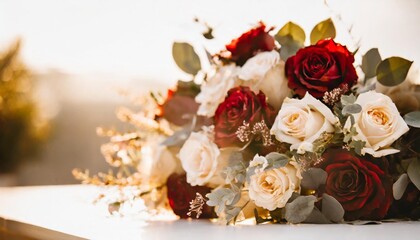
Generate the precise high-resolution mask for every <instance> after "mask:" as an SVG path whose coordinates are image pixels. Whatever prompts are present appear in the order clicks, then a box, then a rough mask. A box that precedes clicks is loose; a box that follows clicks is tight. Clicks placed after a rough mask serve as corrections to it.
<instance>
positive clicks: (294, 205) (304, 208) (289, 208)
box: [285, 195, 316, 223]
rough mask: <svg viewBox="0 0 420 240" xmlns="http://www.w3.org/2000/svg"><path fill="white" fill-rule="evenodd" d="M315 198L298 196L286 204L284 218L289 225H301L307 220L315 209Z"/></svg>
mask: <svg viewBox="0 0 420 240" xmlns="http://www.w3.org/2000/svg"><path fill="white" fill-rule="evenodd" d="M315 202H316V197H315V196H312V195H310V196H299V197H297V198H296V199H295V200H294V201H293V202H291V203H287V204H286V214H285V218H286V220H287V221H288V222H290V223H301V222H303V221H305V220H306V218H308V216H309V215H310V214H311V213H312V210H313V209H314V207H315Z"/></svg>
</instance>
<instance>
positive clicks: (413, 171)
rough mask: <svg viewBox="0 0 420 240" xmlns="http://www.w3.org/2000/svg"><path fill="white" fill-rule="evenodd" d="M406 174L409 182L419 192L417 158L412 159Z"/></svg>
mask: <svg viewBox="0 0 420 240" xmlns="http://www.w3.org/2000/svg"><path fill="white" fill-rule="evenodd" d="M407 174H408V177H409V178H410V180H411V182H412V183H414V185H416V187H417V188H418V189H419V190H420V160H419V159H418V158H415V159H413V161H411V163H410V165H408V169H407Z"/></svg>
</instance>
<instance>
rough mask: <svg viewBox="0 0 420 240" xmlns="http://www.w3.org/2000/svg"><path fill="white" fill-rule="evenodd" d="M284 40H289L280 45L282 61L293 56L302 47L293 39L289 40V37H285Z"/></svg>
mask: <svg viewBox="0 0 420 240" xmlns="http://www.w3.org/2000/svg"><path fill="white" fill-rule="evenodd" d="M285 38H289V40H288V41H287V42H285V43H284V44H282V45H281V48H280V58H281V59H282V60H284V61H286V60H287V59H288V58H289V57H291V56H293V55H295V54H296V53H297V51H298V50H299V49H301V48H302V47H303V45H302V44H300V43H299V42H297V41H294V40H293V39H291V37H290V36H287V37H285Z"/></svg>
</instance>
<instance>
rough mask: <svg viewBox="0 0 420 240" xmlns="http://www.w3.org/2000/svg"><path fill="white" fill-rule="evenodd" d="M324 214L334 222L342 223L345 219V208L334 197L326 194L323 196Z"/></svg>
mask: <svg viewBox="0 0 420 240" xmlns="http://www.w3.org/2000/svg"><path fill="white" fill-rule="evenodd" d="M322 213H323V214H324V216H325V217H326V218H327V219H328V220H331V221H332V222H336V223H337V222H341V221H343V217H344V208H343V206H341V204H340V203H339V202H338V201H337V200H336V199H335V198H334V197H332V196H330V195H328V194H326V193H324V194H322Z"/></svg>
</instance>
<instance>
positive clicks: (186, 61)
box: [172, 42, 201, 75]
mask: <svg viewBox="0 0 420 240" xmlns="http://www.w3.org/2000/svg"><path fill="white" fill-rule="evenodd" d="M172 57H173V58H174V60H175V63H176V64H177V65H178V67H179V68H180V69H181V70H182V71H184V72H186V73H189V74H191V75H196V74H197V73H198V71H200V69H201V63H200V58H199V57H198V55H197V53H196V52H195V51H194V48H193V47H192V46H191V45H190V44H188V43H185V42H174V44H173V45H172Z"/></svg>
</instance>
